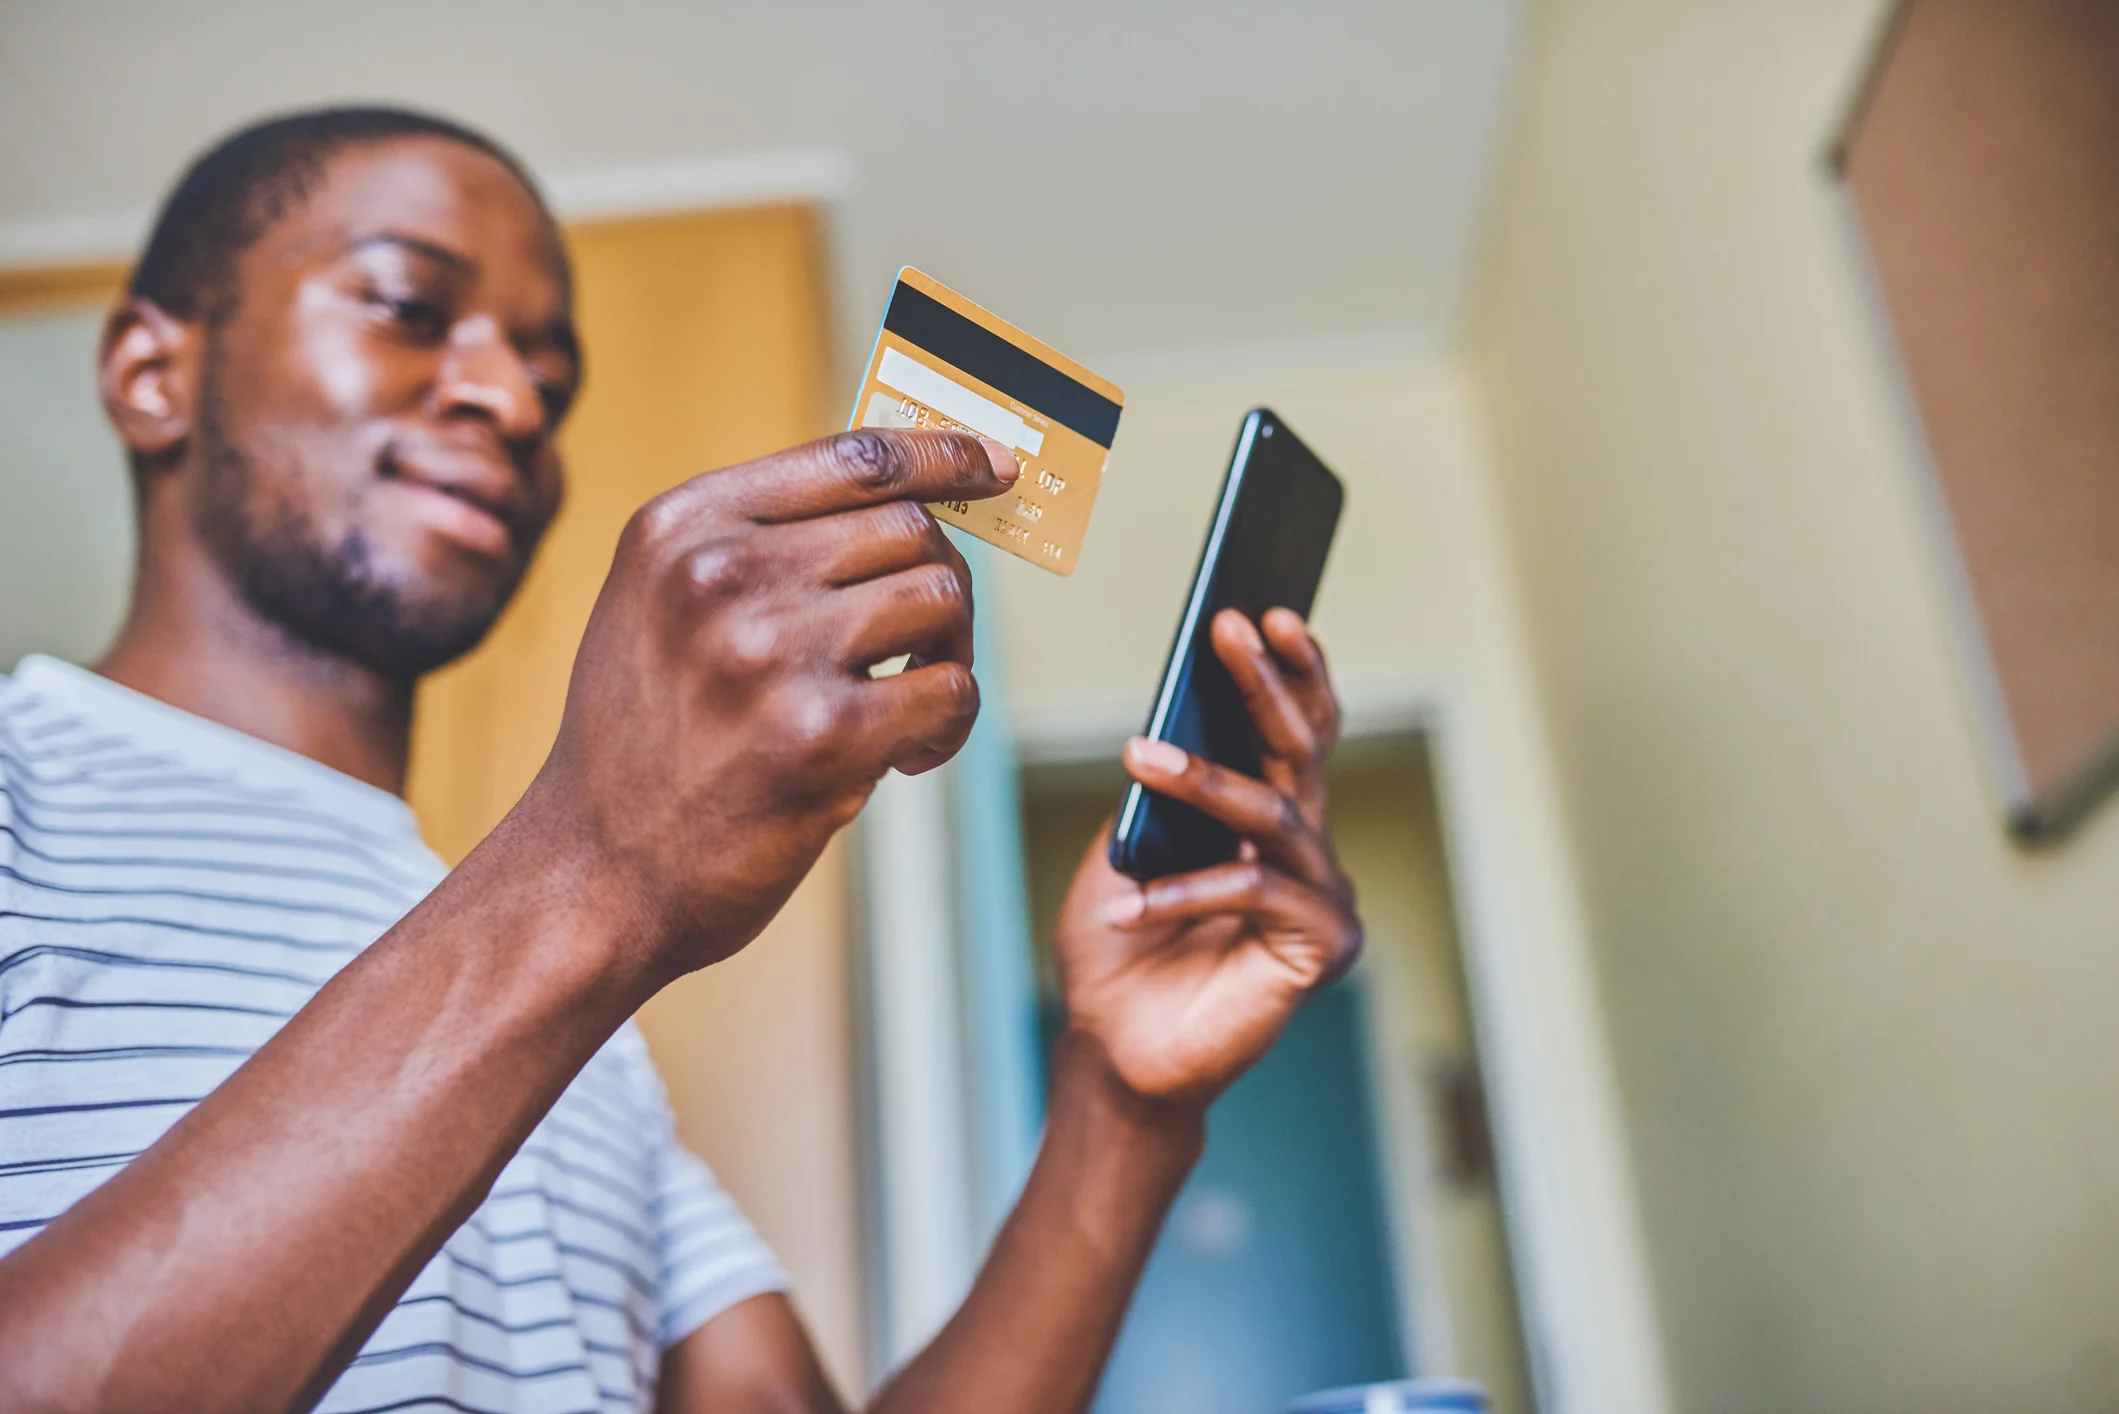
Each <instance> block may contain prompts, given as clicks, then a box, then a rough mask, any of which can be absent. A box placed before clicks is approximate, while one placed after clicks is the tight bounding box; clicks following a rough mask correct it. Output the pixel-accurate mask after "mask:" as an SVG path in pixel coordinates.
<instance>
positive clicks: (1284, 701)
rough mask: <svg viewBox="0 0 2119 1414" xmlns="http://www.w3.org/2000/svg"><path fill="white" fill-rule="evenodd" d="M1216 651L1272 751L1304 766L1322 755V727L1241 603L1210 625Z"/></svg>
mask: <svg viewBox="0 0 2119 1414" xmlns="http://www.w3.org/2000/svg"><path fill="white" fill-rule="evenodd" d="M1209 633H1210V635H1211V637H1212V639H1213V642H1214V655H1215V656H1216V657H1217V658H1219V659H1221V661H1222V666H1224V667H1226V668H1227V669H1228V670H1229V676H1230V677H1232V678H1234V679H1235V680H1236V689H1237V691H1238V692H1240V693H1242V694H1243V702H1244V706H1245V707H1246V708H1248V709H1249V711H1250V713H1251V721H1252V724H1253V725H1255V726H1256V727H1257V728H1258V739H1259V741H1260V743H1261V744H1263V745H1264V747H1265V750H1266V754H1267V755H1269V756H1277V757H1279V758H1280V759H1281V760H1283V761H1286V762H1289V763H1290V764H1292V765H1294V766H1296V767H1297V768H1298V769H1301V768H1303V767H1305V766H1307V765H1309V764H1312V763H1315V762H1316V761H1317V760H1318V759H1319V755H1318V750H1317V733H1316V731H1315V730H1314V729H1313V728H1312V727H1311V725H1310V719H1309V718H1308V717H1307V716H1306V715H1304V713H1303V710H1302V707H1301V705H1300V704H1299V703H1297V702H1296V700H1295V695H1294V694H1293V693H1291V692H1290V691H1288V686H1287V683H1286V682H1285V681H1284V680H1283V679H1282V678H1281V675H1280V665H1279V664H1278V663H1276V662H1275V661H1274V659H1273V655H1272V654H1270V653H1269V652H1267V651H1266V645H1265V640H1264V639H1263V638H1261V637H1259V634H1258V626H1257V625H1256V624H1254V623H1252V622H1251V620H1250V619H1249V618H1248V617H1247V616H1245V615H1244V614H1242V613H1240V612H1238V611H1237V610H1235V609H1223V610H1222V611H1221V612H1220V613H1218V614H1216V615H1215V616H1214V622H1213V624H1212V625H1211V626H1210V627H1209Z"/></svg>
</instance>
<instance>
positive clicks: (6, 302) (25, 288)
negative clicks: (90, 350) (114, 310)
mask: <svg viewBox="0 0 2119 1414" xmlns="http://www.w3.org/2000/svg"><path fill="white" fill-rule="evenodd" d="M130 273H131V267H130V266H128V265H123V264H119V263H117V262H115V261H98V262H96V263H94V264H90V265H25V266H20V267H17V268H15V269H9V270H0V312H4V313H7V314H11V315H16V314H41V313H44V312H46V311H49V310H69V309H78V308H80V307H81V306H83V305H103V304H109V303H111V302H112V301H113V300H115V299H117V297H118V293H119V291H121V290H123V289H124V288H125V277H126V276H127V275H128V274H130Z"/></svg>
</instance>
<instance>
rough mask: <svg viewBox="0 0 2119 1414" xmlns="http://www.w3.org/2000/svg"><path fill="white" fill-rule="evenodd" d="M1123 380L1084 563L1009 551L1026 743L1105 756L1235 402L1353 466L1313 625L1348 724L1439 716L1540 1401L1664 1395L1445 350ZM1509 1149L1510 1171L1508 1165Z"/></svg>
mask: <svg viewBox="0 0 2119 1414" xmlns="http://www.w3.org/2000/svg"><path fill="white" fill-rule="evenodd" d="M1110 372H1111V374H1112V376H1113V377H1114V378H1116V379H1117V380H1118V381H1119V382H1120V384H1121V385H1122V386H1125V387H1126V388H1127V391H1128V400H1127V409H1126V414H1125V420H1124V421H1123V422H1122V423H1121V425H1120V429H1119V436H1118V442H1117V445H1116V446H1115V448H1114V449H1113V454H1112V457H1111V464H1110V467H1109V469H1108V471H1107V473H1106V475H1105V479H1104V484H1103V488H1102V491H1101V493H1100V495H1099V497H1098V502H1097V507H1096V511H1095V515H1094V518H1093V521H1092V524H1091V526H1090V530H1089V536H1088V540H1087V542H1086V547H1085V549H1084V550H1083V553H1082V557H1081V567H1080V568H1079V569H1078V570H1077V572H1076V573H1075V575H1074V576H1073V577H1072V578H1071V579H1059V578H1056V577H1054V576H1050V575H1046V574H1044V573H1042V572H1040V571H1038V570H1036V569H1034V568H1031V567H1029V566H1027V565H1022V564H1020V563H1018V562H1015V561H1012V560H1011V561H1009V562H1008V563H1007V564H1005V565H1004V566H1003V567H1002V568H1003V571H1004V572H1003V573H1002V574H1000V575H998V576H997V578H998V579H999V581H1000V586H1001V589H1002V591H1003V596H1002V603H1001V606H1000V608H1001V612H1002V614H1003V615H1004V619H1005V623H1006V630H1007V631H1006V633H1005V635H1004V638H1005V643H1006V648H1007V651H1008V655H1009V657H1008V680H1009V686H1010V693H1011V703H1010V706H1011V710H1012V711H1013V713H1014V716H1015V719H1016V726H1017V730H1018V734H1019V736H1020V737H1021V739H1022V740H1023V742H1024V743H1025V745H1026V748H1027V749H1028V751H1029V752H1030V753H1031V754H1033V755H1067V754H1075V755H1090V754H1099V753H1107V752H1115V750H1116V747H1117V745H1118V743H1119V741H1121V740H1122V739H1123V737H1124V736H1125V735H1126V734H1128V733H1129V732H1132V731H1137V730H1138V729H1139V727H1140V724H1141V723H1142V721H1143V720H1144V719H1145V716H1146V708H1147V702H1148V698H1149V696H1150V695H1151V693H1152V691H1153V689H1154V686H1155V682H1156V678H1157V675H1158V673H1159V672H1160V670H1161V667H1162V659H1163V655H1164V653H1165V651H1166V650H1167V648H1168V644H1169V635H1170V633H1171V630H1172V628H1173V627H1174V625H1175V623H1176V620H1177V615H1178V610H1179V607H1180V601H1181V599H1182V597H1183V592H1184V588H1185V585H1186V583H1187V581H1188V579H1189V576H1190V575H1191V572H1192V568H1193V565H1194V562H1195V561H1196V559H1197V557H1198V553H1199V545H1200V541H1201V539H1202V538H1203V536H1204V533H1205V529H1206V519H1207V515H1208V513H1209V511H1210V509H1211V506H1212V501H1213V496H1214V491H1215V488H1216V487H1217V486H1218V485H1219V482H1220V477H1221V474H1222V470H1223V468H1224V466H1225V465H1226V462H1227V458H1228V452H1229V446H1230V443H1231V441H1232V439H1233V437H1234V435H1235V431H1236V427H1237V423H1238V421H1239V419H1240V418H1241V416H1242V414H1243V412H1244V410H1245V409H1246V408H1247V407H1249V406H1250V405H1252V404H1253V403H1257V402H1264V403H1267V404H1269V405H1271V406H1272V407H1273V408H1274V409H1275V410H1276V411H1277V412H1279V413H1280V414H1281V415H1282V416H1283V417H1284V418H1286V419H1287V421H1288V423H1289V425H1290V426H1292V427H1293V428H1294V429H1295V430H1296V432H1297V433H1299V434H1300V435H1301V436H1302V437H1303V438H1304V439H1305V440H1306V441H1308V442H1309V443H1310V444H1311V445H1312V446H1313V447H1314V448H1315V449H1316V450H1317V451H1318V453H1319V454H1320V455H1322V456H1323V457H1324V459H1325V460H1326V461H1327V462H1328V463H1330V464H1331V465H1332V466H1333V467H1334V468H1335V469H1336V470H1337V471H1338V472H1339V473H1340V474H1341V476H1342V477H1343V478H1344V479H1345V481H1346V482H1347V486H1348V499H1347V510H1346V516H1345V519H1344V521H1343V522H1342V525H1341V530H1340V537H1339V541H1338V543H1337V545H1336V547H1335V549H1334V552H1333V560H1332V564H1331V567H1330V569H1329V571H1328V572H1327V575H1326V579H1325V585H1324V589H1323V592H1322V594H1321V596H1320V598H1319V601H1318V609H1317V615H1316V623H1317V628H1318V632H1319V635H1320V636H1321V637H1322V639H1323V640H1324V643H1325V646H1326V649H1327V651H1328V652H1329V653H1330V655H1331V657H1332V661H1333V664H1334V669H1335V672H1336V674H1337V676H1338V678H1339V680H1340V682H1341V684H1342V687H1343V689H1344V692H1345V695H1346V697H1347V698H1348V702H1349V706H1350V710H1351V715H1352V718H1353V724H1354V726H1355V728H1356V729H1360V728H1363V727H1371V726H1384V725H1399V726H1402V725H1405V724H1406V722H1407V720H1408V718H1409V717H1410V716H1413V715H1418V714H1422V713H1425V714H1427V715H1428V719H1429V721H1430V722H1431V724H1433V725H1434V726H1435V728H1436V743H1437V744H1436V748H1435V750H1436V760H1437V769H1438V775H1439V777H1440V780H1441V786H1442V795H1443V810H1444V815H1445V824H1446V826H1447V830H1448V833H1449V836H1450V838H1449V846H1450V850H1451V854H1452V859H1451V864H1452V873H1453V885H1454V887H1455V891H1456V894H1457V898H1458V905H1459V910H1460V914H1462V917H1461V919H1460V923H1461V925H1462V931H1463V936H1464V941H1465V948H1466V952H1467V969H1468V971H1469V972H1470V973H1471V977H1470V982H1471V985H1472V989H1473V992H1474V998H1473V1000H1474V1006H1475V1010H1476V1011H1477V1014H1478V1020H1479V1023H1480V1025H1481V1027H1482V1031H1483V1035H1484V1043H1485V1046H1486V1056H1485V1061H1486V1067H1487V1072H1488V1079H1489V1083H1490V1084H1491V1086H1492V1088H1493V1099H1494V1104H1495V1108H1496V1112H1497V1119H1498V1123H1499V1126H1500V1128H1501V1130H1502V1131H1503V1133H1502V1144H1503V1146H1504V1149H1505V1150H1507V1151H1508V1152H1507V1153H1506V1154H1505V1156H1504V1164H1505V1165H1510V1166H1511V1172H1510V1173H1508V1174H1506V1175H1504V1177H1505V1180H1506V1181H1507V1182H1508V1193H1509V1198H1510V1201H1511V1203H1512V1205H1513V1211H1512V1213H1511V1218H1512V1221H1513V1223H1514V1224H1515V1228H1516V1236H1517V1241H1518V1242H1519V1244H1521V1245H1522V1246H1523V1247H1525V1248H1527V1249H1528V1250H1529V1253H1530V1261H1529V1266H1530V1267H1531V1268H1533V1269H1534V1270H1530V1271H1527V1272H1526V1273H1525V1276H1526V1281H1525V1283H1524V1287H1525V1289H1524V1293H1523V1295H1524V1299H1525V1300H1526V1302H1528V1303H1529V1305H1530V1306H1531V1308H1532V1310H1531V1312H1530V1329H1529V1330H1528V1331H1527V1333H1526V1334H1527V1338H1528V1339H1529V1341H1530V1342H1531V1344H1532V1346H1533V1360H1534V1361H1536V1362H1538V1363H1540V1364H1541V1365H1542V1366H1543V1368H1544V1370H1545V1372H1546V1375H1547V1380H1548V1383H1547V1387H1546V1391H1545V1392H1546V1393H1547V1395H1548V1396H1549V1398H1550V1403H1549V1404H1548V1405H1547V1410H1548V1414H1562V1411H1569V1410H1590V1409H1598V1410H1609V1411H1612V1414H1620V1411H1624V1414H1653V1411H1656V1410H1658V1409H1660V1408H1661V1406H1662V1393H1661V1367H1660V1357H1659V1355H1658V1353H1657V1351H1656V1340H1655V1335H1654V1332H1653V1329H1652V1323H1651V1321H1650V1319H1649V1317H1648V1314H1647V1297H1646V1291H1645V1277H1644V1275H1643V1272H1642V1265H1641V1257H1640V1253H1639V1249H1638V1246H1637V1239H1636V1236H1635V1231H1634V1214H1633V1207H1632V1198H1631V1190H1630V1184H1629V1181H1628V1179H1627V1177H1626V1174H1625V1171H1624V1164H1623V1159H1622V1156H1621V1152H1620V1144H1619V1140H1618V1135H1617V1130H1616V1118H1615V1114H1614V1110H1613V1106H1612V1101H1611V1096H1610V1092H1609V1088H1608V1082H1609V1077H1608V1071H1607V1062H1606V1059H1605V1052H1604V1042H1603V1038H1602V1035H1601V1032H1600V1029H1599V1023H1598V1019H1597V1017H1596V1014H1595V1007H1594V989H1593V987H1592V985H1591V983H1590V980H1589V971H1588V963H1587V955H1586V949H1585V945H1584V940H1583V936H1582V932H1581V928H1580V923H1579V918H1578V913H1577V908H1576V903H1575V899H1574V885H1573V880H1572V873H1571V865H1570V863H1569V860H1568V855H1567V849H1566V845H1565V843H1564V840H1563V839H1562V836H1561V833H1560V822H1559V801H1558V792H1557V786H1556V783H1555V778H1554V776H1553V773H1552V768H1551V765H1550V761H1549V756H1548V752H1547V750H1546V746H1545V742H1544V737H1543V729H1542V727H1541V725H1540V723H1539V720H1538V714H1537V710H1536V705H1535V698H1534V691H1533V684H1532V680H1531V673H1530V665H1529V659H1528V654H1527V647H1526V643H1527V640H1526V638H1525V636H1524V633H1523V630H1522V626H1521V623H1520V619H1519V614H1518V610H1517V607H1516V603H1515V595H1514V588H1513V571H1512V570H1511V568H1510V567H1509V565H1508V563H1507V560H1506V556H1505V554H1504V551H1503V542H1502V538H1501V534H1500V525H1499V520H1498V513H1497V509H1496V507H1495V506H1494V504H1493V503H1492V501H1491V499H1490V477H1489V475H1488V472H1487V467H1486V454H1485V450H1484V448H1483V446H1482V444H1481V441H1480V436H1481V434H1480V430H1479V418H1478V413H1477V407H1476V403H1475V401H1474V399H1473V398H1472V396H1471V392H1470V390H1469V388H1468V387H1467V385H1466V383H1465V381H1464V380H1463V378H1462V377H1461V376H1460V375H1459V373H1458V372H1457V371H1456V369H1455V368H1454V367H1452V366H1451V365H1450V364H1449V363H1447V362H1445V361H1440V360H1430V361H1415V362H1397V363H1388V364H1381V365H1372V366H1367V367H1358V368H1339V369H1323V368H1320V369H1316V370H1313V371H1310V372H1307V373H1302V372H1290V371H1286V370H1282V371H1279V372H1274V371H1272V370H1270V369H1260V370H1259V371H1258V372H1256V373H1255V374H1252V375H1249V376H1245V375H1242V374H1240V373H1237V372H1233V371H1232V372H1225V373H1222V374H1219V375H1215V376H1202V377H1201V378H1199V379H1197V380H1192V381H1184V382H1178V381H1168V380H1166V381H1161V382H1147V383H1143V382H1140V381H1137V380H1133V379H1131V378H1130V377H1129V373H1128V370H1125V369H1112V370H1110ZM1511 1161H1512V1165H1511Z"/></svg>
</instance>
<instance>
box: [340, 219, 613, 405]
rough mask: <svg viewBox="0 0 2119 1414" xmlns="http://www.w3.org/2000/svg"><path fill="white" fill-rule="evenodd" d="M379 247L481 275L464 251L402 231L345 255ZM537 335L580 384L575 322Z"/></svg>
mask: <svg viewBox="0 0 2119 1414" xmlns="http://www.w3.org/2000/svg"><path fill="white" fill-rule="evenodd" d="M378 245H389V246H400V247H402V248H404V249H406V250H410V251H415V252H417V253H418V254H420V255H424V256H426V257H427V258H428V259H430V260H434V261H437V262H439V263H440V264H443V265H446V266H448V267H449V268H451V269H452V270H460V271H462V272H464V273H465V274H476V273H477V271H478V262H477V261H475V260H473V259H472V258H471V257H470V256H468V255H465V254H464V253H463V252H462V251H458V250H451V249H449V247H447V246H445V245H440V244H437V243H436V242H434V241H430V240H427V239H426V238H425V237H423V236H414V235H408V234H407V233H405V232H403V231H377V232H375V233H374V234H373V235H367V236H362V237H360V238H359V239H357V240H354V241H350V242H348V243H347V245H346V251H347V253H348V254H351V253H352V252H354V251H356V250H366V249H367V248H368V247H369V246H378ZM538 332H539V334H540V336H541V337H542V338H544V339H545V340H546V341H547V342H548V343H550V344H551V345H552V346H553V347H555V348H557V349H558V350H559V352H560V353H561V354H562V355H563V356H564V357H565V358H566V359H567V361H568V362H570V363H572V364H573V365H574V375H575V377H576V379H577V380H578V379H579V378H580V376H581V338H580V335H578V334H577V333H576V332H575V330H574V321H573V320H571V319H569V318H567V317H565V316H564V315H562V316H560V317H559V318H557V319H554V320H552V321H551V322H550V323H548V324H546V325H545V326H544V327H543V328H542V329H541V330H539V331H538Z"/></svg>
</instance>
